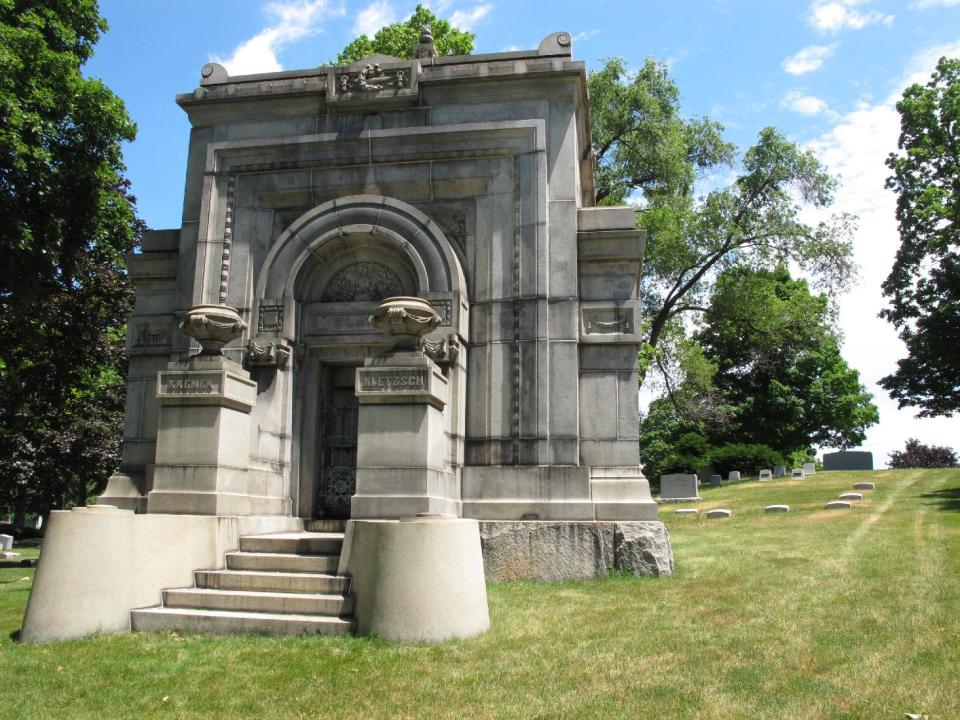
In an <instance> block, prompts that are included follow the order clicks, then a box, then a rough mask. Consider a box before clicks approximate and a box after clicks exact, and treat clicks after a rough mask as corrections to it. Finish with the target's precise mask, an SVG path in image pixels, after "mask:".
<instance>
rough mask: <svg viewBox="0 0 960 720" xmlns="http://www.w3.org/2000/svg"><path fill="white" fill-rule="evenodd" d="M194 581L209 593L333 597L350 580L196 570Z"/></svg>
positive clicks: (244, 571)
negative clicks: (257, 593)
mask: <svg viewBox="0 0 960 720" xmlns="http://www.w3.org/2000/svg"><path fill="white" fill-rule="evenodd" d="M193 575H194V582H195V584H196V586H197V587H198V588H206V589H210V590H253V591H261V592H281V593H320V594H334V593H346V592H348V591H349V586H350V580H349V578H345V577H340V576H337V575H321V574H319V573H294V572H261V571H259V570H197V571H196V572H194V574H193Z"/></svg>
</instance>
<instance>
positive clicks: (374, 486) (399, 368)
mask: <svg viewBox="0 0 960 720" xmlns="http://www.w3.org/2000/svg"><path fill="white" fill-rule="evenodd" d="M356 394H357V401H358V402H359V404H360V411H359V417H358V420H357V430H358V432H357V490H356V494H355V495H354V496H353V498H352V500H351V512H350V517H352V518H354V519H361V518H399V517H405V516H411V515H416V514H418V513H434V514H443V515H454V516H458V515H460V496H459V492H458V491H457V487H456V478H455V476H454V475H453V473H450V472H448V471H447V470H446V469H445V467H444V458H445V454H446V450H447V437H446V432H445V428H446V424H445V418H444V408H445V407H446V403H447V380H446V378H445V377H444V376H443V374H442V373H441V372H440V368H439V367H437V365H436V364H435V363H434V362H433V361H432V360H431V359H430V358H428V357H427V356H426V355H424V354H423V353H422V352H418V351H410V352H398V353H394V354H393V355H390V356H388V357H383V358H374V359H370V360H367V361H366V364H365V365H364V367H362V368H358V369H357V381H356Z"/></svg>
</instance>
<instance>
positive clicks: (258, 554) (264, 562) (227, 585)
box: [130, 520, 353, 635]
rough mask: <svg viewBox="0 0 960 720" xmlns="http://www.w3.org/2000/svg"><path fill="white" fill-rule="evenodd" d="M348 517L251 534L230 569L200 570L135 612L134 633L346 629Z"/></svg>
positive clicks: (230, 559) (349, 606)
mask: <svg viewBox="0 0 960 720" xmlns="http://www.w3.org/2000/svg"><path fill="white" fill-rule="evenodd" d="M345 525H346V523H345V521H342V520H314V521H312V522H310V523H309V524H308V526H307V530H306V531H305V532H293V533H276V534H272V535H250V536H246V537H241V538H240V549H239V550H238V551H235V552H229V553H227V556H226V569H224V570H197V571H196V572H195V573H194V587H188V588H177V589H171V590H164V591H163V604H162V605H157V606H155V607H148V608H141V609H139V610H133V611H131V613H130V624H131V628H132V629H133V630H135V631H158V630H182V631H187V632H203V633H217V634H235V633H236V634H239V633H257V634H261V635H348V634H350V633H351V632H352V630H353V617H352V614H353V597H352V595H351V594H350V579H349V578H347V577H342V576H340V575H337V565H338V564H339V561H340V550H341V548H342V545H343V531H344V528H345Z"/></svg>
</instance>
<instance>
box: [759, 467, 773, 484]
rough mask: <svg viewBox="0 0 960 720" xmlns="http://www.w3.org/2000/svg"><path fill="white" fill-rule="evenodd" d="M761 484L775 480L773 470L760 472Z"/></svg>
mask: <svg viewBox="0 0 960 720" xmlns="http://www.w3.org/2000/svg"><path fill="white" fill-rule="evenodd" d="M759 480H760V482H766V481H767V480H773V471H772V470H761V471H760V477H759Z"/></svg>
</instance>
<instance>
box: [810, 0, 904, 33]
mask: <svg viewBox="0 0 960 720" xmlns="http://www.w3.org/2000/svg"><path fill="white" fill-rule="evenodd" d="M869 1H870V0H814V2H813V4H812V5H811V6H810V16H809V23H810V24H811V25H812V26H813V27H815V28H816V29H817V30H820V31H821V32H834V33H836V32H839V31H840V30H843V29H844V28H850V29H851V30H860V29H861V28H864V27H866V26H867V25H875V24H877V23H880V24H883V25H891V24H892V23H893V15H888V14H886V13H882V12H879V11H877V10H868V11H866V12H860V11H859V10H858V9H857V6H858V5H863V4H865V3H867V2H869Z"/></svg>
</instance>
